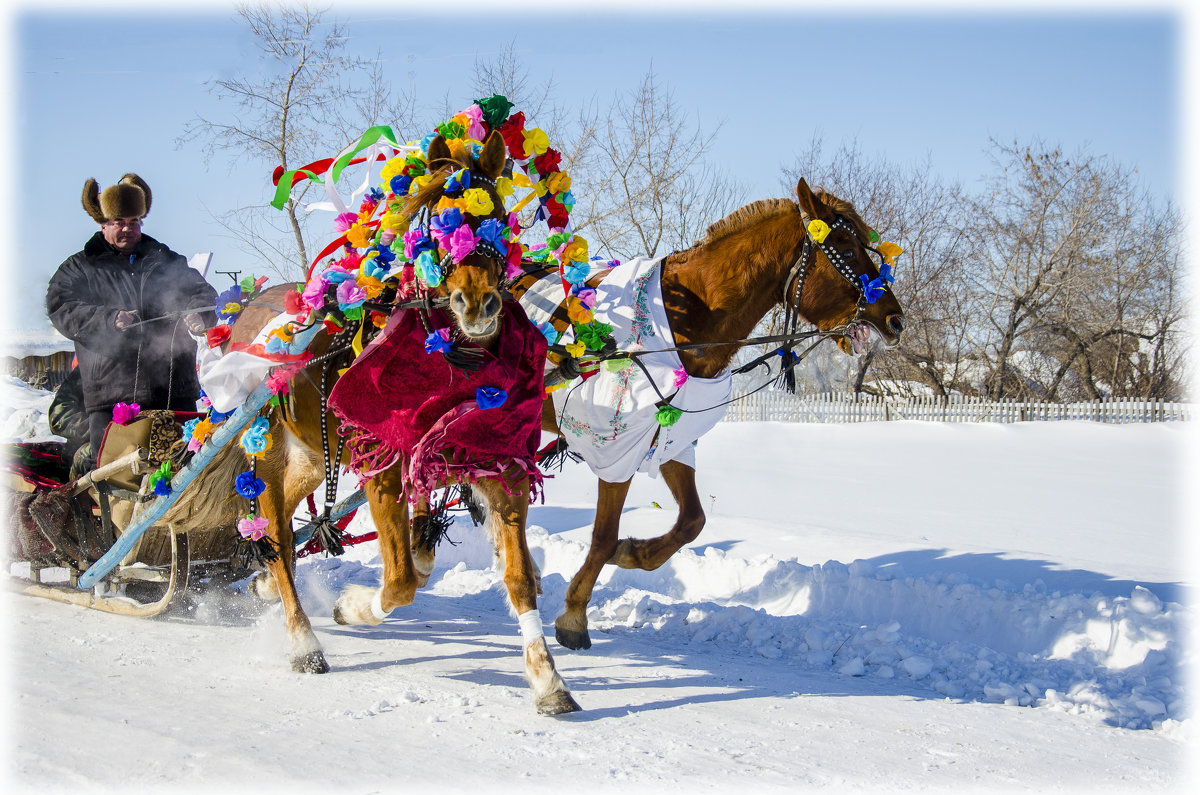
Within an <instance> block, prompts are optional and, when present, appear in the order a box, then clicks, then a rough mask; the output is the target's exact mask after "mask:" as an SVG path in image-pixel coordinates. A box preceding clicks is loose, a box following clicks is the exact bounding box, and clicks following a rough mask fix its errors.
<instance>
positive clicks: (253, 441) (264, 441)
mask: <svg viewBox="0 0 1200 795" xmlns="http://www.w3.org/2000/svg"><path fill="white" fill-rule="evenodd" d="M269 428H270V423H269V422H268V421H267V418H266V417H255V418H254V422H252V423H250V427H249V428H247V429H246V430H245V432H243V433H242V436H241V438H240V439H239V440H238V443H239V444H240V445H241V446H242V449H243V450H245V451H246V452H247V453H249V454H250V455H258V454H259V453H262V452H264V451H265V450H267V449H268V445H269V442H270V438H271V435H270V434H269V433H267V430H268V429H269Z"/></svg>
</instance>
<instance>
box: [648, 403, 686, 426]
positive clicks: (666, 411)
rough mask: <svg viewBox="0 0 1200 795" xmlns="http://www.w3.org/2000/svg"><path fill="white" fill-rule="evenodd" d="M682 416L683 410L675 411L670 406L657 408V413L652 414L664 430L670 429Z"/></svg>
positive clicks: (675, 409)
mask: <svg viewBox="0 0 1200 795" xmlns="http://www.w3.org/2000/svg"><path fill="white" fill-rule="evenodd" d="M682 416H683V409H677V408H675V407H674V406H672V405H670V404H667V405H666V406H661V407H659V409H658V411H656V412H655V413H654V419H656V420H657V421H658V424H659V425H661V426H662V427H664V428H670V427H671V426H672V425H674V424H675V423H676V422H678V421H679V418H680V417H682Z"/></svg>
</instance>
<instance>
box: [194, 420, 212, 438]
mask: <svg viewBox="0 0 1200 795" xmlns="http://www.w3.org/2000/svg"><path fill="white" fill-rule="evenodd" d="M212 432H213V424H212V423H211V422H209V421H208V420H200V421H199V422H197V423H196V427H195V428H193V429H192V438H193V439H200V440H201V441H203V440H205V439H207V438H208V435H209V434H210V433H212Z"/></svg>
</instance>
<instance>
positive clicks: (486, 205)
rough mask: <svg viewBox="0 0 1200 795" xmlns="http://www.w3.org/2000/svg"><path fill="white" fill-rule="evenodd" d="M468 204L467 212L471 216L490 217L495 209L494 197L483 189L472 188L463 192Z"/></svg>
mask: <svg viewBox="0 0 1200 795" xmlns="http://www.w3.org/2000/svg"><path fill="white" fill-rule="evenodd" d="M463 198H464V199H465V200H466V203H467V212H468V213H470V214H471V215H489V214H490V213H491V212H492V210H494V209H495V207H496V206H495V204H493V203H492V197H491V196H489V195H488V192H487V191H485V190H483V189H482V188H471V189H470V190H467V191H464V192H463Z"/></svg>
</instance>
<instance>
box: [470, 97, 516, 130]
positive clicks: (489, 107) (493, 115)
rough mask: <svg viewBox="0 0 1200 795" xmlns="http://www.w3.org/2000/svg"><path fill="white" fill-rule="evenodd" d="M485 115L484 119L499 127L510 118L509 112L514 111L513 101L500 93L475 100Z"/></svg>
mask: <svg viewBox="0 0 1200 795" xmlns="http://www.w3.org/2000/svg"><path fill="white" fill-rule="evenodd" d="M475 104H476V105H478V106H479V109H480V111H481V113H482V115H483V120H484V121H485V122H487V123H488V124H489V125H491V126H492V127H499V126H500V125H501V124H503V123H504V121H505V119H507V118H508V114H509V113H510V112H511V111H512V103H511V102H509V101H508V98H507V97H504V96H501V95H500V94H492V95H491V96H490V97H487V98H485V99H479V100H476V101H475Z"/></svg>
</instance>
